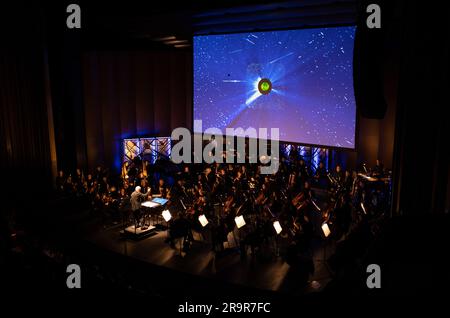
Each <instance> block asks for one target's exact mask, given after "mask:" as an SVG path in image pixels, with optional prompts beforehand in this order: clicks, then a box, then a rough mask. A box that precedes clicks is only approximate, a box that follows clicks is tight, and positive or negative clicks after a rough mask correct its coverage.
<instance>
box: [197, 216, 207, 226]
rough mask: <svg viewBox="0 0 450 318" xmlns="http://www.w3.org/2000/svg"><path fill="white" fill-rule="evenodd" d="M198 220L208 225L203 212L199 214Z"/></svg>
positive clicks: (203, 224)
mask: <svg viewBox="0 0 450 318" xmlns="http://www.w3.org/2000/svg"><path fill="white" fill-rule="evenodd" d="M198 221H199V222H200V224H201V225H202V226H203V227H205V226H206V225H208V223H209V222H208V219H207V218H206V216H205V215H204V214H202V215H200V216H199V217H198Z"/></svg>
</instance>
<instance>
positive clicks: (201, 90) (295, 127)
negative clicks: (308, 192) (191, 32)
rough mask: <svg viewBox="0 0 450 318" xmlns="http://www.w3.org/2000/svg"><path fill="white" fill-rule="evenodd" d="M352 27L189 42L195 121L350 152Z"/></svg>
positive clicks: (352, 137) (353, 109) (213, 37)
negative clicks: (272, 132)
mask: <svg viewBox="0 0 450 318" xmlns="http://www.w3.org/2000/svg"><path fill="white" fill-rule="evenodd" d="M354 35H355V28H354V27H333V28H320V29H303V30H289V31H271V32H254V33H238V34H225V35H207V36H196V37H194V119H196V120H197V119H201V120H202V121H203V123H202V127H203V130H204V129H206V128H209V127H217V128H220V129H221V130H222V131H223V132H224V133H225V128H227V127H230V128H237V127H241V128H243V129H247V128H248V127H254V128H256V129H258V128H259V127H264V128H268V129H270V128H279V129H280V140H281V141H287V142H296V143H301V144H312V145H323V146H333V147H345V148H354V145H355V118H356V106H355V99H354V94H353V69H352V59H353V45H354Z"/></svg>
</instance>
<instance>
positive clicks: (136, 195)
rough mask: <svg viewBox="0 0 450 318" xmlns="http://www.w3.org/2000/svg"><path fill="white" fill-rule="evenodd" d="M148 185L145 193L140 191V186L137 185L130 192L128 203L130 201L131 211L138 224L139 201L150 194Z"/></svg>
mask: <svg viewBox="0 0 450 318" xmlns="http://www.w3.org/2000/svg"><path fill="white" fill-rule="evenodd" d="M150 191H151V189H150V187H149V188H147V193H142V192H141V187H140V186H137V187H136V188H135V189H134V192H133V193H132V194H131V198H130V203H131V211H132V212H133V217H134V220H135V222H136V223H137V224H138V223H139V220H140V219H141V203H142V202H143V201H144V200H145V199H146V198H147V196H148V195H149V194H150Z"/></svg>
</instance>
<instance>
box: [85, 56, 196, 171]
mask: <svg viewBox="0 0 450 318" xmlns="http://www.w3.org/2000/svg"><path fill="white" fill-rule="evenodd" d="M190 63H191V54H190V53H186V52H164V51H161V52H150V51H128V52H120V51H119V52H117V51H114V52H109V51H101V52H86V53H84V56H83V80H84V100H85V108H86V109H85V115H86V139H87V143H86V144H87V157H88V167H89V168H93V167H95V166H96V165H99V164H102V165H105V166H106V167H113V168H115V169H116V170H118V169H119V168H120V161H121V158H122V155H123V154H122V146H121V140H122V139H123V138H129V137H136V136H137V137H145V136H169V135H170V134H171V132H172V129H174V128H176V127H180V126H183V127H190V126H191V124H190V122H191V116H192V115H191V114H192V112H191V108H192V95H191V94H192V93H191V92H190V90H191V89H192V86H191V85H192V66H190V65H189V64H190Z"/></svg>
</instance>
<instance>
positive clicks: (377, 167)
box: [371, 159, 384, 178]
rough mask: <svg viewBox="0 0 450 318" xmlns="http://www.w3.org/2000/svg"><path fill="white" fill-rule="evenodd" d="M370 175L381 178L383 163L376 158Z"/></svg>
mask: <svg viewBox="0 0 450 318" xmlns="http://www.w3.org/2000/svg"><path fill="white" fill-rule="evenodd" d="M371 175H372V177H375V178H381V177H383V175H384V167H383V164H382V163H381V162H380V160H379V159H377V161H376V164H375V167H373V168H372V173H371Z"/></svg>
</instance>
